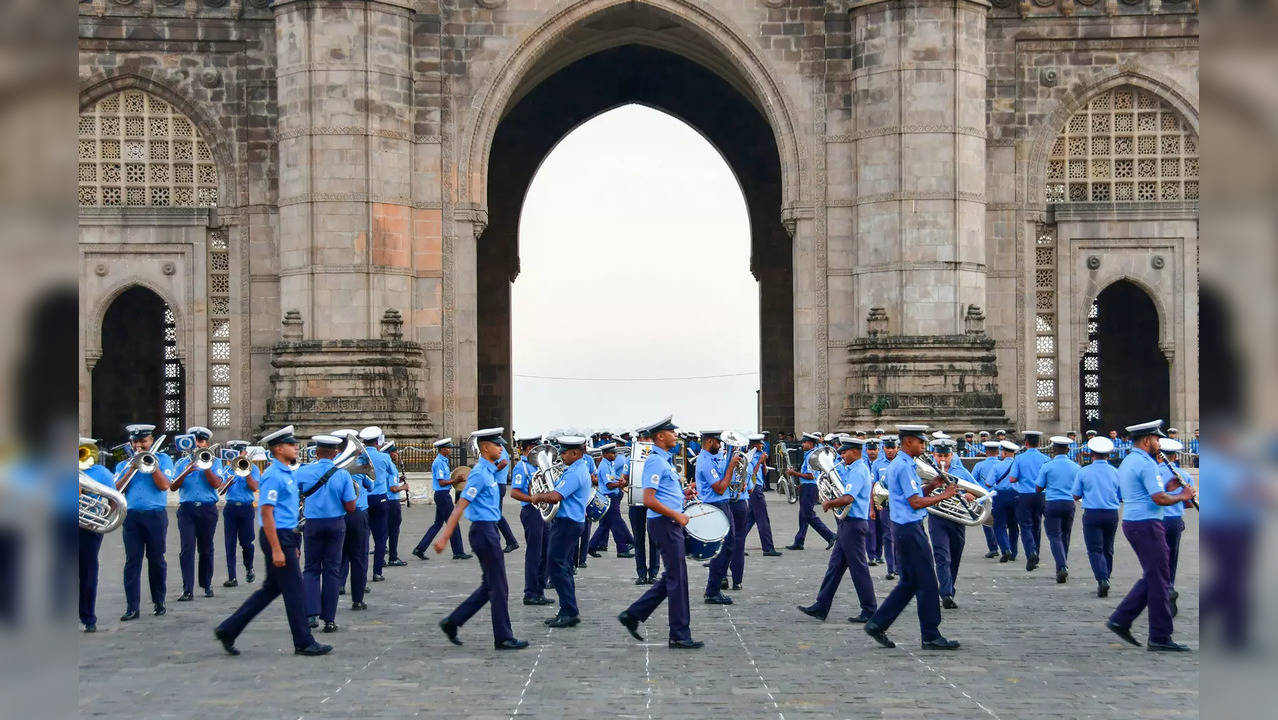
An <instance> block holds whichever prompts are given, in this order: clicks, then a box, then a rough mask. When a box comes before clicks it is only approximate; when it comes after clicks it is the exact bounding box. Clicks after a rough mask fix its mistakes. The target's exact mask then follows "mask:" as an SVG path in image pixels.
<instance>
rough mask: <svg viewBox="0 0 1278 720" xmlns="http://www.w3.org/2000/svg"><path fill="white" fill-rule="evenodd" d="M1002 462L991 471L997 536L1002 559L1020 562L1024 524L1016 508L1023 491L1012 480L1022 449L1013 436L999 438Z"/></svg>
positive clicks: (1003, 560) (995, 534) (1000, 560)
mask: <svg viewBox="0 0 1278 720" xmlns="http://www.w3.org/2000/svg"><path fill="white" fill-rule="evenodd" d="M998 444H999V461H998V465H996V466H994V467H992V468H990V470H989V471H988V473H989V477H990V478H991V481H992V482H993V483H994V492H995V493H996V494H995V495H994V540H995V541H996V542H998V549H999V551H1000V552H1001V553H1002V555H1001V556H1000V557H999V559H998V561H999V562H1001V563H1005V562H1016V552H1017V550H1018V547H1017V545H1018V541H1019V540H1020V537H1021V526H1020V525H1019V524H1017V522H1016V508H1017V506H1018V505H1020V493H1018V492H1016V483H1014V482H1013V481H1012V463H1013V462H1014V461H1015V460H1016V453H1017V452H1018V451H1019V450H1020V449H1021V448H1020V446H1018V445H1017V444H1016V443H1014V442H1012V441H1011V440H999V441H998Z"/></svg>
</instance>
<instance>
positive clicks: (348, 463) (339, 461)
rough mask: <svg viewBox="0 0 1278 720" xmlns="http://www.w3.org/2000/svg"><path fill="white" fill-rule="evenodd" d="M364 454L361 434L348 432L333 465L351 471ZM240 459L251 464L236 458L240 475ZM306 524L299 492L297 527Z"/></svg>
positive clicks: (304, 508)
mask: <svg viewBox="0 0 1278 720" xmlns="http://www.w3.org/2000/svg"><path fill="white" fill-rule="evenodd" d="M363 454H364V443H362V442H360V439H359V435H356V434H355V433H351V434H348V435H347V436H346V444H344V445H342V450H341V452H339V453H337V456H336V457H334V458H333V467H335V468H337V469H338V470H346V471H347V472H350V471H351V468H352V467H356V466H355V465H354V462H355V460H356V459H358V458H359V457H360V456H361V455H363ZM240 460H243V461H244V465H245V467H248V466H249V465H251V463H249V459H248V458H247V457H239V458H236V463H237V466H236V468H235V474H236V475H237V476H240V467H239V465H238V463H239V461H240ZM250 472H252V471H251V470H245V471H244V474H245V475H247V474H249V473H250ZM240 477H242V476H240ZM351 482H352V483H354V485H355V494H356V495H358V494H359V481H357V480H355V479H354V478H351ZM228 484H229V483H224V484H223V486H225V485H228ZM305 524H306V498H304V497H301V496H300V493H299V496H298V507H297V528H298V529H299V530H301V529H302V526H304V525H305Z"/></svg>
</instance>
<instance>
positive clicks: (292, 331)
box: [280, 310, 303, 342]
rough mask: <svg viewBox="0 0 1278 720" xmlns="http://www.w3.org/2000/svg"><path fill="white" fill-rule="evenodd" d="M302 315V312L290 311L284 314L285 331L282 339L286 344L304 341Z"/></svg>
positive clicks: (281, 334)
mask: <svg viewBox="0 0 1278 720" xmlns="http://www.w3.org/2000/svg"><path fill="white" fill-rule="evenodd" d="M302 330H303V325H302V313H301V311H300V310H289V311H288V312H286V313H284V329H283V330H281V331H280V337H281V338H282V339H283V340H284V342H300V341H301V340H302Z"/></svg>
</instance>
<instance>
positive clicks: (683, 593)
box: [626, 517, 692, 640]
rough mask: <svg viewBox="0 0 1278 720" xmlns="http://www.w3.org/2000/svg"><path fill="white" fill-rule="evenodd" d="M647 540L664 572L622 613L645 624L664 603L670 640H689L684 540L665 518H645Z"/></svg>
mask: <svg viewBox="0 0 1278 720" xmlns="http://www.w3.org/2000/svg"><path fill="white" fill-rule="evenodd" d="M647 530H648V537H650V538H653V539H655V540H656V541H657V547H658V548H659V549H660V551H661V559H662V561H663V562H665V565H666V571H665V572H664V573H662V575H661V578H660V579H658V580H657V582H656V583H654V584H653V586H652V587H650V588H648V591H647V592H645V593H644V594H643V595H640V596H639V599H638V600H636V601H634V603H633V604H631V605H630V607H628V608H626V612H628V613H630V614H631V615H633V616H634V617H636V618H638V619H639V621H640V622H646V621H647V620H648V618H649V617H652V613H653V612H655V611H656V609H657V608H658V607H660V605H661V603H662V602H668V603H669V606H668V608H667V609H668V610H669V613H670V639H671V640H691V639H692V629H691V627H690V625H691V623H692V614H691V612H690V611H689V608H688V563H687V562H686V561H685V560H684V558H685V556H686V553H687V546H686V544H685V543H686V542H687V538H686V536H685V535H684V533H683V528H682V527H680V526H679V523H677V522H675V521H674V520H671V519H670V518H667V517H655V518H648V528H647Z"/></svg>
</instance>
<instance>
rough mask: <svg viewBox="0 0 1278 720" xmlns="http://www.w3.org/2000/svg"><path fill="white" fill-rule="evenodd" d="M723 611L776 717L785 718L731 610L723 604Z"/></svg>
mask: <svg viewBox="0 0 1278 720" xmlns="http://www.w3.org/2000/svg"><path fill="white" fill-rule="evenodd" d="M723 611H724V612H725V613H727V615H728V624H730V625H731V626H732V632H734V633H736V634H737V642H739V643H741V649H742V650H744V651H745V654H746V658H747V659H749V660H750V665H751V666H752V667H754V672H755V674H757V675H758V676H759V682H761V683H763V691H764V692H766V693H767V694H768V699H769V700H771V701H772V709H774V710H776V711H777V718H779V720H785V714H784V713H782V712H781V706H780V705H778V704H777V699H776V697H774V696H773V695H772V688H770V687H768V680H767V678H765V677H763V671H762V670H760V669H759V663H757V662H755V661H754V653H752V652H750V648H748V647H746V644H745V638H743V637H741V631H740V630H738V629H737V622H736V620H733V619H732V611H731V610H729V609H728V608H727V606H723Z"/></svg>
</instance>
